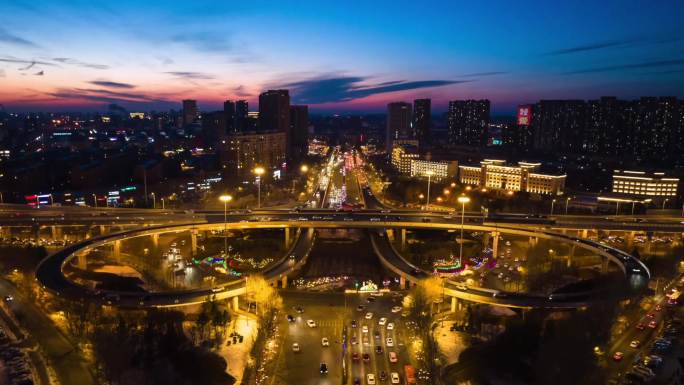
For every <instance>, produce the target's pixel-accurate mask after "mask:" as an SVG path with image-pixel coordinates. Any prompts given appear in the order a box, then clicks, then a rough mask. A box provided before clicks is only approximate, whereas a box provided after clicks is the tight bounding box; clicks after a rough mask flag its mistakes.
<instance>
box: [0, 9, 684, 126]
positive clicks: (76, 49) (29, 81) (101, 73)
mask: <svg viewBox="0 0 684 385" xmlns="http://www.w3.org/2000/svg"><path fill="white" fill-rule="evenodd" d="M273 87H287V88H290V90H291V93H292V98H293V101H294V102H297V103H308V104H310V105H311V106H312V108H313V109H318V110H321V111H339V112H345V111H379V110H383V109H384V106H385V104H386V103H387V102H389V101H396V100H407V101H409V100H412V99H413V98H418V97H431V98H433V99H434V102H433V104H434V106H435V107H434V108H435V109H436V110H444V109H445V108H446V103H447V101H448V100H450V99H463V98H489V99H491V100H492V102H493V109H494V111H495V113H502V112H504V113H505V112H510V111H512V110H513V109H514V106H515V105H517V104H519V103H526V102H533V101H536V100H538V99H541V98H547V99H548V98H596V97H599V96H602V95H615V96H619V97H622V98H636V97H639V96H642V95H675V96H680V97H684V1H681V0H679V1H651V2H647V1H612V0H610V1H593V2H590V1H565V2H553V1H527V2H526V1H516V2H513V1H481V2H478V1H468V2H461V1H443V2H440V1H429V2H417V1H411V2H403V1H358V2H334V3H333V2H325V1H292V2H285V1H273V2H262V1H254V2H242V3H240V2H232V1H231V2H226V1H221V2H203V1H187V0H186V1H178V2H176V1H159V2H142V1H126V0H124V1H97V2H92V1H58V0H55V1H31V2H22V1H5V2H2V3H0V103H2V104H4V105H5V106H6V108H9V109H14V110H26V109H51V110H65V109H71V110H73V109H80V108H88V109H97V108H102V106H103V105H106V104H108V103H118V104H122V105H124V106H126V107H128V108H131V109H145V110H146V109H151V108H168V107H178V106H179V101H180V100H181V99H183V98H195V99H198V100H199V101H200V107H202V108H203V109H212V108H216V107H218V105H219V103H220V102H221V101H222V100H223V99H226V98H245V99H248V100H250V102H252V103H253V104H254V106H256V103H255V102H256V100H257V99H256V98H257V95H258V94H259V92H261V91H262V90H264V89H267V88H273Z"/></svg>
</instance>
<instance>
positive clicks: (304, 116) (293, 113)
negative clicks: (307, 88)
mask: <svg viewBox="0 0 684 385" xmlns="http://www.w3.org/2000/svg"><path fill="white" fill-rule="evenodd" d="M290 137H291V141H290V145H291V146H292V148H291V149H290V156H291V158H292V160H293V161H295V162H299V161H301V160H302V159H303V158H304V156H305V155H306V153H307V151H308V138H309V107H308V106H290Z"/></svg>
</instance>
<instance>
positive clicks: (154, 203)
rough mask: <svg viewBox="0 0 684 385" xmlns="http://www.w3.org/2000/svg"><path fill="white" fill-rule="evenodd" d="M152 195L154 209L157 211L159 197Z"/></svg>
mask: <svg viewBox="0 0 684 385" xmlns="http://www.w3.org/2000/svg"><path fill="white" fill-rule="evenodd" d="M150 195H152V208H153V209H156V208H157V197H156V195H154V193H151V194H150Z"/></svg>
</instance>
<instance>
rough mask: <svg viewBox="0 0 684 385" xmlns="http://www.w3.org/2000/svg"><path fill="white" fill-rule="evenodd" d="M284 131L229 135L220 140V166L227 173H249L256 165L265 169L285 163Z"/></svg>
mask: <svg viewBox="0 0 684 385" xmlns="http://www.w3.org/2000/svg"><path fill="white" fill-rule="evenodd" d="M285 135H286V133H285V131H273V132H259V133H245V134H235V135H229V136H227V137H225V139H223V140H222V143H221V150H220V157H221V168H222V169H223V172H224V174H227V175H238V176H243V175H249V174H250V173H251V172H252V169H254V167H256V166H262V167H264V168H265V169H267V170H273V169H278V168H280V167H281V166H282V165H283V163H285V151H286V148H287V145H286V144H287V142H286V136H285Z"/></svg>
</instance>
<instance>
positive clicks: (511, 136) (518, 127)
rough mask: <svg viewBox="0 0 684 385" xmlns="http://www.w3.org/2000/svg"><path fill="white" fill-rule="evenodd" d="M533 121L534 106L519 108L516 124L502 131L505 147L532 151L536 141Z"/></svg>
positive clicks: (527, 105)
mask: <svg viewBox="0 0 684 385" xmlns="http://www.w3.org/2000/svg"><path fill="white" fill-rule="evenodd" d="M533 120H534V106H532V105H529V104H526V105H520V106H518V114H517V117H516V122H515V124H508V125H505V126H503V128H502V130H501V140H502V142H503V145H504V146H506V147H509V148H514V149H516V150H519V151H522V152H527V151H530V150H532V144H533V139H534V128H533V125H532V122H533Z"/></svg>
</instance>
